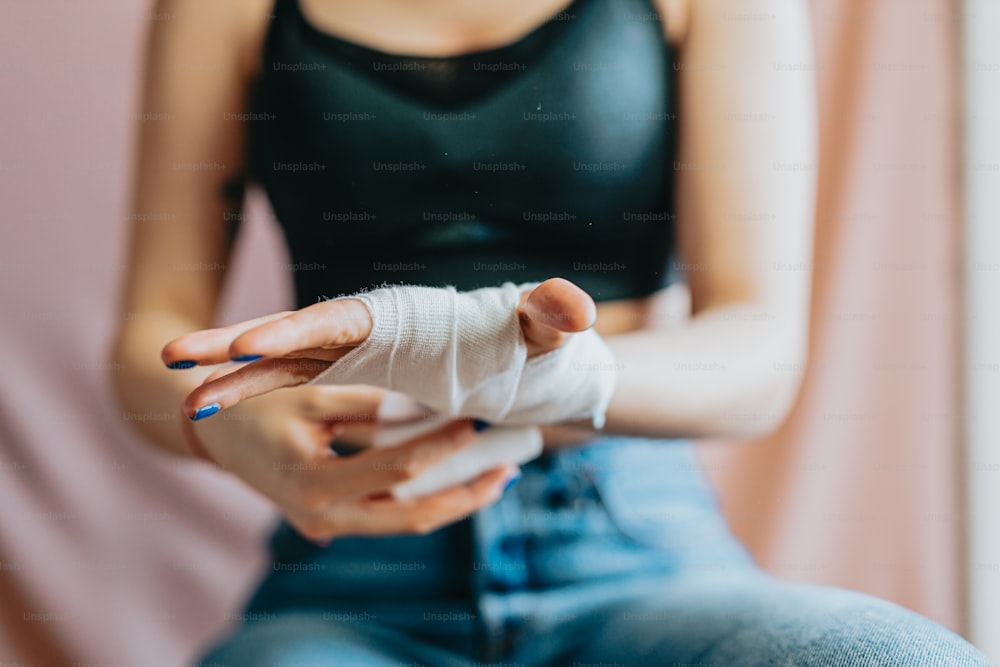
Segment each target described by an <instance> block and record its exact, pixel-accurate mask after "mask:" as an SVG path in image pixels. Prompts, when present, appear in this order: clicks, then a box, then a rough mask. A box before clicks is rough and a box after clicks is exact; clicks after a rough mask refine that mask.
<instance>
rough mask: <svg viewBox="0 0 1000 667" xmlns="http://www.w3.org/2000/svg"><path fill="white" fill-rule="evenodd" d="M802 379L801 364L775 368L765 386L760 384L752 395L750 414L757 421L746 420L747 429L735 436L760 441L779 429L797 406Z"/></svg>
mask: <svg viewBox="0 0 1000 667" xmlns="http://www.w3.org/2000/svg"><path fill="white" fill-rule="evenodd" d="M804 378H805V363H804V362H803V363H797V364H788V365H787V367H785V368H781V369H779V368H778V367H777V366H775V369H774V371H773V372H772V373H771V374H770V377H769V378H768V380H767V382H766V383H761V385H760V386H759V387H757V391H755V392H754V395H755V396H756V400H755V401H754V402H755V405H754V406H753V408H752V411H753V414H755V415H757V416H758V418H757V419H750V420H747V421H746V428H745V429H741V432H740V433H739V434H738V435H740V436H741V437H748V438H762V437H766V436H769V435H771V434H773V433H774V432H775V431H777V430H778V429H779V428H781V426H782V425H784V423H785V422H786V421H787V420H788V418H789V416H790V415H791V414H792V410H793V409H794V407H795V405H796V404H797V403H798V399H799V396H800V395H801V393H802V384H803V380H804Z"/></svg>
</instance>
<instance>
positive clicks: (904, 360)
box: [704, 0, 962, 630]
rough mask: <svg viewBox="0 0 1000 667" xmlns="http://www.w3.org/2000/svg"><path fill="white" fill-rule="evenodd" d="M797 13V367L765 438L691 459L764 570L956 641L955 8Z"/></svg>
mask: <svg viewBox="0 0 1000 667" xmlns="http://www.w3.org/2000/svg"><path fill="white" fill-rule="evenodd" d="M812 6H813V16H814V26H815V29H816V36H817V59H816V67H817V68H818V69H817V71H818V73H819V82H820V91H819V92H820V123H821V139H820V142H821V147H820V151H821V158H820V165H819V183H820V191H819V202H818V206H817V210H818V215H817V237H816V253H815V257H814V265H813V269H814V290H813V295H814V304H813V314H812V340H811V348H812V349H811V359H810V366H809V368H808V371H807V377H806V382H805V386H804V389H803V392H802V395H801V397H800V400H799V403H798V406H797V408H796V409H795V411H794V413H793V415H792V416H791V418H790V419H789V420H788V422H787V423H786V424H785V425H784V427H783V428H782V429H781V430H780V431H779V432H778V433H776V434H775V435H774V436H773V437H768V438H763V439H760V440H756V441H753V442H744V443H724V444H720V445H717V446H713V447H711V448H706V450H705V451H704V461H705V465H706V468H707V470H708V471H709V473H710V474H711V475H712V477H713V478H714V479H715V481H716V482H717V483H718V486H719V488H720V492H721V494H722V498H723V501H724V504H725V507H726V510H727V513H728V516H729V519H730V521H731V523H732V525H733V527H734V529H735V530H736V532H737V533H738V534H739V535H740V536H741V537H742V538H743V539H744V540H745V541H746V542H747V543H748V544H749V546H750V547H751V549H752V550H753V552H754V553H755V555H756V556H757V557H758V558H759V560H760V561H761V562H762V563H763V564H764V565H766V566H767V567H768V568H769V569H770V570H772V571H774V572H776V573H779V574H781V575H783V576H786V577H788V578H792V579H800V580H807V581H816V582H824V583H830V584H836V585H841V586H847V587H850V588H856V589H858V590H862V591H866V592H870V593H874V594H876V595H879V596H882V597H886V598H889V599H891V600H893V601H896V602H898V603H900V604H903V605H905V606H907V607H910V608H912V609H916V610H918V611H920V612H923V613H925V614H927V615H929V616H931V617H932V618H934V619H935V620H937V621H938V622H940V623H943V624H944V625H947V626H949V627H951V628H953V629H956V630H960V629H961V625H962V598H961V581H962V579H961V572H960V563H961V543H962V530H961V524H962V519H961V507H960V503H959V490H960V487H959V474H960V458H959V442H960V441H959V432H960V430H959V429H960V421H959V420H960V412H959V403H958V399H959V390H958V389H959V388H958V365H957V364H958V359H959V357H958V349H957V345H958V332H959V318H960V315H961V313H960V300H959V296H960V294H961V291H960V285H959V276H960V265H959V261H960V257H959V254H958V253H959V245H958V242H959V233H960V219H959V201H958V195H959V189H958V179H957V173H958V166H957V154H956V153H957V146H958V143H957V132H956V127H957V121H958V108H957V105H958V91H957V83H958V77H957V63H956V52H957V45H956V44H955V39H954V36H955V33H956V11H957V8H956V5H955V3H953V2H951V0H917V1H914V0H880V1H878V2H872V0H813V2H812ZM775 372H782V371H781V370H780V369H775Z"/></svg>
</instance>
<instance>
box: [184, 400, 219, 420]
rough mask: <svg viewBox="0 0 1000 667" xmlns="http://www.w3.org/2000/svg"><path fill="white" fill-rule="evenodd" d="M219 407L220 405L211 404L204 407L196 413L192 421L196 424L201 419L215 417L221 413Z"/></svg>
mask: <svg viewBox="0 0 1000 667" xmlns="http://www.w3.org/2000/svg"><path fill="white" fill-rule="evenodd" d="M219 407H220V406H219V404H218V403H209V404H208V405H203V406H201V407H200V408H198V409H197V410H196V411H195V413H194V417H191V421H193V422H196V421H198V420H199V419H204V418H205V417H211V416H212V415H214V414H215V413H216V412H218V411H219Z"/></svg>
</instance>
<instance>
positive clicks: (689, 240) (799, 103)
mask: <svg viewBox="0 0 1000 667" xmlns="http://www.w3.org/2000/svg"><path fill="white" fill-rule="evenodd" d="M301 2H302V8H303V11H304V12H305V13H306V15H307V16H308V17H309V19H310V20H311V21H313V22H314V23H315V24H316V25H317V26H319V27H321V28H323V29H325V30H328V31H331V32H335V33H337V34H339V35H341V36H343V37H346V38H348V39H352V40H354V41H357V42H360V43H364V44H366V45H369V46H373V47H375V48H379V49H382V50H385V51H390V52H400V53H410V54H417V55H438V56H447V55H453V54H457V53H462V52H465V51H470V50H478V49H483V48H491V47H495V46H499V45H501V44H504V43H507V42H510V41H511V40H513V39H516V38H517V37H518V36H519V35H521V34H523V33H524V32H526V31H528V30H530V29H531V28H532V27H534V26H535V25H537V24H538V23H539V22H540V21H541V20H543V19H544V18H545V17H546V16H549V15H551V14H553V13H555V12H557V11H559V10H560V9H562V8H563V6H564V5H565V2H564V1H560V2H543V3H537V2H529V1H527V0H517V1H516V2H514V3H513V4H511V3H494V2H473V3H461V2H458V1H457V0H423V1H422V2H419V3H416V2H409V1H404V0H378V1H377V2H376V1H374V0H373V1H372V2H366V3H353V2H348V1H347V0H301ZM657 4H658V8H659V13H660V15H661V16H663V17H664V18H665V21H664V23H665V25H666V28H665V33H666V37H667V39H669V40H670V41H671V42H672V43H673V44H675V45H676V46H677V47H678V48H679V54H680V55H679V62H678V63H677V68H678V69H679V70H680V92H679V96H680V101H681V114H682V115H681V118H682V120H683V122H682V123H681V132H682V135H681V157H680V158H679V159H678V163H677V165H679V166H677V165H675V168H678V171H679V172H680V173H679V175H681V176H683V179H682V182H683V184H684V186H685V188H684V196H686V197H687V201H688V203H689V209H690V210H691V212H692V214H688V215H681V216H679V217H678V223H677V225H678V229H677V231H678V238H679V241H680V246H681V254H682V259H681V261H682V262H683V263H684V264H685V265H686V268H687V271H686V273H687V282H688V288H689V290H690V316H689V317H688V318H687V319H686V320H685V321H683V322H681V323H676V324H675V325H674V326H670V327H663V326H657V322H656V313H657V312H659V311H660V310H661V309H662V306H663V303H664V301H665V300H666V299H667V298H668V297H669V293H670V290H665V291H664V292H663V293H661V294H659V295H656V296H654V297H651V298H649V299H643V300H627V301H617V302H607V303H601V304H598V305H597V307H596V308H595V307H594V304H593V302H592V301H591V300H590V298H589V297H588V296H586V295H585V294H583V293H582V291H580V290H579V289H578V288H577V287H576V286H574V285H572V284H571V283H568V282H567V281H564V280H553V281H548V282H546V283H545V284H543V285H542V286H540V287H539V288H537V289H536V290H535V292H534V293H532V294H530V295H524V298H523V300H522V304H521V307H520V310H521V315H522V325H523V327H524V333H525V336H526V339H527V340H528V341H529V344H530V348H531V351H532V353H535V354H537V353H539V352H542V351H545V350H548V349H552V348H553V347H554V346H557V345H559V344H560V343H561V342H562V341H563V340H565V337H566V336H569V335H572V333H573V332H574V331H579V330H582V329H585V328H587V327H589V326H591V325H593V326H594V327H595V329H596V330H597V332H598V333H600V334H601V335H602V336H604V338H605V340H606V341H607V342H608V344H609V345H610V346H611V348H612V350H613V351H614V353H615V356H616V359H617V361H618V381H617V389H616V393H615V396H614V398H613V401H612V404H611V406H610V409H609V412H608V420H607V423H606V426H605V431H606V432H613V433H624V434H634V435H646V436H652V437H665V438H669V437H690V436H710V435H757V434H760V433H764V432H767V431H769V430H771V429H773V428H774V427H775V426H776V425H777V424H779V423H780V422H781V420H782V419H783V418H784V416H785V415H786V413H787V411H788V409H789V408H790V406H791V405H792V402H793V400H794V398H795V395H796V393H797V391H798V386H799V383H800V378H801V369H802V368H803V366H804V362H805V358H806V340H807V322H808V305H809V304H808V293H809V292H808V288H809V279H808V278H809V274H808V271H802V270H798V271H790V270H781V268H780V267H803V266H809V264H810V262H811V252H812V247H811V245H812V216H813V206H814V198H815V184H814V181H815V174H814V169H812V168H810V165H814V164H815V162H816V128H815V102H814V95H815V82H814V79H813V75H812V73H811V71H810V70H809V68H808V67H806V68H802V67H799V68H794V69H790V68H789V67H788V66H789V65H795V64H800V63H809V62H811V61H812V51H811V44H810V41H809V25H808V19H807V11H806V6H805V3H802V2H798V1H796V0H742V1H741V2H740V3H739V4H738V5H737V4H734V3H733V2H732V1H731V0H693V1H689V0H658V2H657ZM156 11H157V12H158V14H160V15H162V16H169V17H171V18H170V20H168V21H157V22H152V24H151V25H152V28H151V34H150V41H149V46H148V49H149V53H148V57H147V64H146V76H145V87H144V92H143V102H142V104H143V106H142V110H143V111H151V112H159V113H166V114H170V116H169V119H170V120H169V121H165V122H147V123H144V124H142V125H141V127H140V129H139V146H138V151H139V152H138V156H137V167H138V168H137V174H136V180H135V184H134V188H133V210H134V211H135V212H136V213H143V212H170V213H171V214H172V217H171V218H170V220H171V221H170V222H169V224H167V223H149V222H137V223H135V224H134V227H133V229H132V235H131V242H130V250H129V252H130V261H129V267H130V270H129V277H128V280H127V281H126V288H125V293H124V296H123V312H125V313H129V314H130V317H129V318H123V322H122V325H121V327H120V329H119V331H118V336H117V339H116V343H115V345H114V350H113V357H114V361H116V362H117V363H119V364H121V366H120V367H122V368H124V370H123V371H122V372H121V373H118V374H117V377H116V389H117V392H118V396H119V399H120V401H121V403H122V404H123V406H124V407H125V408H126V409H127V410H130V411H136V412H145V411H161V412H162V411H163V410H164V409H167V408H168V407H169V409H177V410H178V411H181V412H183V414H184V416H185V417H187V416H191V415H192V414H193V412H194V410H195V409H196V408H197V407H198V406H199V405H204V404H205V403H206V402H220V403H222V404H223V405H224V406H225V408H226V410H225V411H224V412H223V413H222V414H220V415H217V416H215V417H213V418H209V419H204V420H201V421H199V422H197V423H196V424H195V425H194V427H195V432H196V435H197V437H198V438H199V439H200V440H201V442H202V445H203V447H204V448H205V450H206V451H207V452H208V453H209V455H210V456H211V457H212V458H213V459H214V460H216V461H217V462H218V463H219V464H220V465H222V466H223V467H225V468H227V469H228V470H230V471H231V472H232V473H233V474H236V475H237V476H239V477H241V478H242V479H243V480H244V481H246V482H247V483H248V484H249V485H250V486H251V487H253V488H255V489H257V490H258V491H260V492H261V493H263V494H264V495H265V496H267V497H268V498H270V499H272V500H273V501H274V502H275V503H276V504H277V505H278V507H279V508H280V509H281V510H282V511H283V512H284V513H285V514H286V516H288V517H289V519H290V521H291V522H292V523H293V525H295V526H296V527H297V528H298V529H299V530H300V531H302V532H303V533H304V534H305V535H307V536H309V537H313V538H314V539H325V538H329V537H333V536H337V535H343V534H353V533H361V532H363V533H367V534H394V533H401V532H427V531H428V530H433V529H434V528H436V527H438V526H440V525H443V524H445V523H449V522H451V521H454V520H457V519H459V518H462V517H463V516H465V515H467V514H469V513H470V512H473V511H475V510H477V509H479V508H480V507H482V506H484V505H486V504H488V503H491V502H493V501H495V500H496V498H498V497H499V494H500V493H501V489H502V487H503V486H504V484H505V482H506V480H507V479H508V477H509V476H510V474H511V473H512V470H511V469H509V468H506V467H501V468H498V469H495V470H493V471H490V472H488V473H486V474H484V475H483V476H481V477H480V478H479V479H477V480H475V481H473V482H471V483H470V484H467V485H459V486H457V487H455V488H453V489H448V490H445V491H442V492H439V493H437V494H433V495H431V496H428V497H426V498H422V499H419V500H416V501H406V502H404V501H397V500H394V499H392V498H391V497H389V496H388V494H387V493H386V491H387V490H388V489H389V488H391V486H392V485H393V484H395V483H398V482H400V481H402V480H403V479H404V478H411V477H412V476H414V475H417V474H419V472H420V471H421V470H424V469H426V467H427V466H429V465H431V464H432V463H433V462H434V461H436V460H439V459H440V458H442V457H445V456H447V455H449V454H450V453H451V452H453V451H456V450H457V449H459V448H461V447H463V446H468V445H470V444H471V443H472V442H474V440H475V437H476V436H475V435H474V434H473V433H472V431H471V428H470V426H469V424H468V423H467V422H456V423H454V424H451V425H449V426H448V427H445V428H444V429H442V430H441V431H439V432H437V433H434V434H430V435H428V436H425V437H424V438H422V439H420V440H417V441H413V442H411V443H408V444H407V445H404V446H401V447H398V448H392V449H388V450H367V451H363V452H362V453H361V454H359V455H358V456H356V457H349V458H346V459H338V458H336V457H335V456H333V455H332V454H331V453H330V451H329V448H328V443H329V441H330V439H331V437H333V436H335V435H338V434H339V435H340V437H341V438H344V439H346V440H348V441H351V442H359V443H364V442H365V440H366V439H367V437H368V436H367V434H368V433H370V429H368V430H366V428H367V427H366V426H365V421H366V420H367V419H370V416H371V415H372V414H373V413H374V411H375V409H376V408H377V405H378V401H379V398H380V392H379V391H378V390H375V389H372V388H365V387H298V388H295V389H287V390H284V391H272V390H273V389H274V388H276V387H278V386H290V385H295V384H301V382H304V381H306V380H307V379H308V378H309V377H311V376H310V375H309V373H312V374H315V373H318V372H319V371H320V370H322V369H323V368H325V365H327V364H329V363H330V362H331V361H332V360H333V359H335V358H337V356H338V355H340V354H343V353H344V352H345V351H346V349H349V347H344V346H351V345H356V344H358V343H359V342H360V341H361V340H363V339H364V336H365V335H367V330H366V326H368V327H370V320H367V321H366V319H365V317H364V315H365V314H366V311H364V308H363V306H360V304H359V303H357V302H355V304H354V305H353V306H352V305H351V302H338V304H340V305H334V304H315V305H314V306H310V307H309V308H306V309H303V310H302V311H298V312H295V313H278V314H275V315H272V316H269V317H270V318H271V319H270V320H268V321H266V322H261V321H255V322H251V323H240V324H237V325H233V326H231V327H226V328H222V329H213V328H212V323H213V318H214V315H215V312H216V308H217V305H218V299H219V293H220V290H221V288H222V286H223V284H224V271H193V270H189V269H186V268H185V267H189V266H191V265H192V264H196V263H197V264H200V265H210V266H211V265H225V264H227V263H228V259H229V257H230V251H231V234H230V233H229V230H228V226H227V223H226V222H225V218H226V214H227V213H228V214H233V213H238V212H239V210H240V206H241V196H240V194H241V190H240V187H239V185H240V179H239V175H240V174H241V173H242V165H243V162H244V157H245V156H244V155H243V152H242V146H243V141H242V140H243V135H242V132H243V128H242V124H241V123H238V122H232V121H224V120H223V117H224V114H225V113H227V112H238V111H241V110H243V109H245V108H246V93H247V82H248V81H249V80H250V78H251V77H252V76H253V73H254V72H255V71H256V69H257V68H258V67H259V66H260V62H259V57H258V54H259V52H260V44H261V39H262V37H263V34H264V31H265V29H266V26H267V15H268V13H269V11H270V2H269V1H264V0H217V1H215V2H211V3H204V2H199V1H198V0H161V1H160V2H159V3H158V6H157V8H156ZM753 17H758V18H756V19H755V18H753ZM760 17H765V18H766V20H763V19H760ZM761 119H763V120H761ZM198 162H202V163H208V164H220V165H224V167H223V168H220V169H217V170H214V171H197V170H191V169H183V168H178V167H177V165H183V164H190V163H198ZM780 165H800V168H791V169H789V168H780ZM803 165H804V166H803ZM345 304H346V305H345ZM359 307H360V308H361V310H362V311H364V312H363V313H362V312H359V311H358V310H357V308H359ZM338 309H339V310H340V312H339V313H338V312H333V311H336V310H338ZM345 309H346V310H345ZM351 309H353V311H352V310H351ZM320 322H322V323H323V326H322V327H320V326H319V325H318V323H320ZM331 322H339V324H336V325H333V326H331ZM550 324H558V327H557V326H549V325H550ZM168 343H169V344H168ZM161 349H162V350H163V352H162V359H157V358H156V354H155V351H156V350H161ZM241 354H267V356H268V358H267V359H265V360H262V361H259V362H254V363H252V364H249V365H248V366H239V365H235V366H234V365H227V366H224V367H222V368H221V369H220V368H213V367H212V366H211V365H210V364H215V363H219V362H223V361H227V360H228V359H229V358H230V357H231V356H233V355H236V356H238V355H241ZM181 359H184V360H192V359H193V360H197V361H200V362H202V363H203V364H205V365H199V366H198V367H196V368H192V369H189V370H185V371H175V370H168V369H166V368H165V366H164V362H166V363H170V362H172V361H176V360H181ZM779 364H780V368H781V370H780V371H778V370H776V369H777V368H778V367H779ZM310 366H311V367H310ZM787 369H793V370H787ZM173 406H176V408H174V407H173ZM179 418H182V417H179ZM135 424H136V426H137V427H138V428H139V429H140V430H141V431H142V432H143V434H144V435H146V436H147V437H148V438H149V439H150V440H151V441H153V442H154V443H156V444H157V445H159V446H160V447H162V448H164V449H166V450H169V451H173V452H177V453H181V454H184V453H189V452H190V447H189V444H188V442H187V441H186V440H185V439H184V437H183V436H182V434H181V431H180V429H179V428H177V423H176V421H174V422H171V421H169V420H150V421H145V422H136V423H135ZM545 437H546V446H547V447H554V446H560V445H568V444H569V445H580V444H583V443H585V442H586V441H587V440H588V439H590V438H592V437H594V434H593V433H591V432H589V431H588V430H587V429H586V428H584V427H582V426H578V425H569V426H562V427H549V428H546V429H545ZM279 464H280V465H279ZM306 464H308V465H306ZM390 473H391V474H390Z"/></svg>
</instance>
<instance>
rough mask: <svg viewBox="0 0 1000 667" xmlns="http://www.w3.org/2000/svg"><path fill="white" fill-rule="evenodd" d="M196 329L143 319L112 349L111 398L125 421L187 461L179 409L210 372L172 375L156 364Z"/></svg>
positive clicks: (175, 320)
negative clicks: (170, 344)
mask: <svg viewBox="0 0 1000 667" xmlns="http://www.w3.org/2000/svg"><path fill="white" fill-rule="evenodd" d="M196 328H198V325H196V324H194V323H192V322H190V321H187V320H185V319H183V318H179V317H176V316H173V315H169V314H163V315H157V314H142V318H141V320H139V321H133V322H130V323H128V324H127V325H126V326H125V327H123V329H122V331H121V332H120V335H119V337H118V340H117V341H116V343H115V345H114V347H113V348H112V351H111V355H112V360H113V362H114V363H115V364H116V365H115V366H114V367H115V368H118V369H120V370H119V372H118V373H116V374H115V392H116V394H117V398H118V401H119V404H120V406H121V409H122V412H123V419H125V420H126V421H127V422H128V423H129V424H131V425H132V426H133V427H134V428H135V429H136V430H137V431H139V432H140V433H141V434H142V435H144V436H145V437H146V438H147V439H148V440H150V441H151V442H153V443H154V444H155V445H157V446H158V447H160V448H161V449H164V450H167V451H170V452H173V453H175V454H182V455H190V449H189V447H188V445H187V443H186V442H185V440H184V438H183V436H182V432H181V429H180V424H179V422H178V420H179V419H181V418H182V417H181V416H180V411H179V408H180V405H181V401H182V400H183V398H184V396H186V395H187V394H188V393H189V392H190V391H191V390H192V389H193V388H194V387H196V386H197V385H198V384H200V383H201V381H202V380H203V379H204V378H205V377H206V376H207V375H209V374H210V373H211V372H212V370H213V369H211V368H197V367H196V368H191V369H188V370H184V371H179V370H171V369H168V368H166V367H165V366H164V365H163V362H162V361H160V357H159V354H158V353H159V350H160V349H161V348H162V347H163V345H164V344H165V343H166V342H167V341H169V340H171V339H172V338H175V337H177V336H180V335H182V334H185V333H188V332H189V331H191V330H192V329H196Z"/></svg>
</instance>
